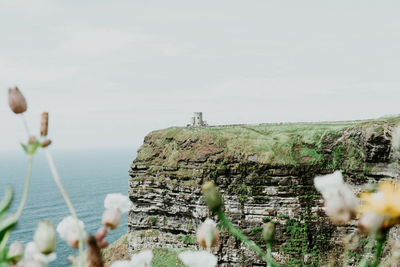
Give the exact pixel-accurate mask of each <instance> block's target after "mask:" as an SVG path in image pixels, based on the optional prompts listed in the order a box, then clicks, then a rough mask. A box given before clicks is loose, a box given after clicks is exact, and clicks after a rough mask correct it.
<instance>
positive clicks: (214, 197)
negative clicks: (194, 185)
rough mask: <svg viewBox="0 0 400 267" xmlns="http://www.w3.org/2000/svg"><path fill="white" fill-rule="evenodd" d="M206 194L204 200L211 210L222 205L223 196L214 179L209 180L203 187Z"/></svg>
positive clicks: (215, 209)
mask: <svg viewBox="0 0 400 267" xmlns="http://www.w3.org/2000/svg"><path fill="white" fill-rule="evenodd" d="M201 189H202V191H203V195H204V201H205V202H206V204H207V206H208V208H209V209H210V210H211V211H217V210H219V209H221V207H222V197H221V194H220V193H219V191H218V188H217V187H216V186H215V183H214V181H209V182H206V183H204V184H203V186H202V187H201Z"/></svg>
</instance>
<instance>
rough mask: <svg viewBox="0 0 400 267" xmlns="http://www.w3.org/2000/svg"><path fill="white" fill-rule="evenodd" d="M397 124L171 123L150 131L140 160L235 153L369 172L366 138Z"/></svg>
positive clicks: (164, 161) (218, 157)
mask: <svg viewBox="0 0 400 267" xmlns="http://www.w3.org/2000/svg"><path fill="white" fill-rule="evenodd" d="M399 123H400V117H391V118H382V119H377V120H366V121H349V122H331V123H284V124H260V125H238V126H224V127H171V128H167V129H164V130H158V131H154V132H152V133H150V134H149V135H148V136H147V137H146V139H145V143H144V145H143V146H142V147H141V149H140V150H139V153H138V157H137V161H138V162H140V161H146V162H147V163H149V162H153V163H154V165H163V166H171V167H175V166H178V165H179V162H180V161H197V162H205V161H206V160H211V161H222V160H224V159H226V158H233V159H238V160H240V161H251V162H258V163H261V164H268V165H271V166H299V165H309V166H315V167H318V168H321V167H323V168H325V169H358V170H362V171H365V169H366V168H367V166H365V164H364V162H365V152H364V150H363V149H360V148H363V145H364V144H363V142H365V139H366V138H368V136H371V135H374V134H375V135H383V134H385V131H386V130H387V129H388V128H389V127H393V126H395V125H397V124H399ZM363 138H364V139H363ZM222 152H223V153H222Z"/></svg>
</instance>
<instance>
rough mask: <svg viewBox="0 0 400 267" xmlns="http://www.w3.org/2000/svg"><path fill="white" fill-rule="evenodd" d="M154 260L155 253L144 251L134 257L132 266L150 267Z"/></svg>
mask: <svg viewBox="0 0 400 267" xmlns="http://www.w3.org/2000/svg"><path fill="white" fill-rule="evenodd" d="M152 259H153V251H151V250H144V251H142V252H139V253H138V254H134V255H133V256H132V258H131V264H132V266H134V267H150V266H151V260H152Z"/></svg>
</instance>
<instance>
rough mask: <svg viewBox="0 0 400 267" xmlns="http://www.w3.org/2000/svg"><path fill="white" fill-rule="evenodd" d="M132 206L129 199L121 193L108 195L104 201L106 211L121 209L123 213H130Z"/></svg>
mask: <svg viewBox="0 0 400 267" xmlns="http://www.w3.org/2000/svg"><path fill="white" fill-rule="evenodd" d="M131 205H132V203H131V201H130V200H129V198H128V197H127V196H124V195H122V194H119V193H117V194H108V195H107V196H106V198H105V199H104V207H105V208H106V209H119V210H120V211H121V212H122V213H124V212H128V211H129V209H130V208H131Z"/></svg>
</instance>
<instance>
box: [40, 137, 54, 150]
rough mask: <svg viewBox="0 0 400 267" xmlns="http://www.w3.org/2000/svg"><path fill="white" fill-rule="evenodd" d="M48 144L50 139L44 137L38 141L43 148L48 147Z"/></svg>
mask: <svg viewBox="0 0 400 267" xmlns="http://www.w3.org/2000/svg"><path fill="white" fill-rule="evenodd" d="M49 145H51V140H50V139H46V140H44V141H43V142H42V143H40V146H41V147H43V148H45V147H48V146H49Z"/></svg>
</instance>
